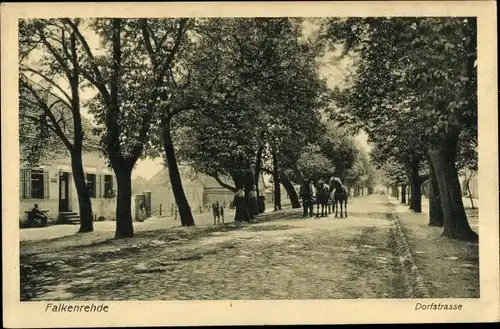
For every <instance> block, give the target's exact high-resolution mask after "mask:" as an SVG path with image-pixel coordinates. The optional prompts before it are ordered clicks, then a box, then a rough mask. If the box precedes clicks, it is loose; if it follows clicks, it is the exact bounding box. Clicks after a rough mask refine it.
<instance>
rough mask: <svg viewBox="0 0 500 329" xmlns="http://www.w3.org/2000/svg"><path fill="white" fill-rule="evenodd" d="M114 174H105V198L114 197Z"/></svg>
mask: <svg viewBox="0 0 500 329" xmlns="http://www.w3.org/2000/svg"><path fill="white" fill-rule="evenodd" d="M114 194H115V193H114V191H113V176H112V175H104V197H105V198H113V197H114V196H115V195H114Z"/></svg>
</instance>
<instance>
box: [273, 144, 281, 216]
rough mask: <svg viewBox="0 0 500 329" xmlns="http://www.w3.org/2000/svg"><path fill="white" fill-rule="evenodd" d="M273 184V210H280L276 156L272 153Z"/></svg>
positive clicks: (279, 188)
mask: <svg viewBox="0 0 500 329" xmlns="http://www.w3.org/2000/svg"><path fill="white" fill-rule="evenodd" d="M273 184H274V210H281V187H280V177H279V169H278V156H277V155H276V153H273Z"/></svg>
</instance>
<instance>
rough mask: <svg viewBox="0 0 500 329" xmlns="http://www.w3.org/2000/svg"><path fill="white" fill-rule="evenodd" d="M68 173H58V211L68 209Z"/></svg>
mask: <svg viewBox="0 0 500 329" xmlns="http://www.w3.org/2000/svg"><path fill="white" fill-rule="evenodd" d="M68 185H69V174H68V173H67V172H63V173H59V212H66V211H69V197H68V192H69V187H68Z"/></svg>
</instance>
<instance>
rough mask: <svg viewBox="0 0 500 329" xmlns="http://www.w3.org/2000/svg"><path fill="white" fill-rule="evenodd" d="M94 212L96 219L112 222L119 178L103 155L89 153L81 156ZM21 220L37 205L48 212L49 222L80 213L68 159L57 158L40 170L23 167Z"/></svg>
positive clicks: (22, 164)
mask: <svg viewBox="0 0 500 329" xmlns="http://www.w3.org/2000/svg"><path fill="white" fill-rule="evenodd" d="M82 158H83V165H84V171H85V175H86V181H87V186H88V188H89V192H90V196H91V202H92V211H93V213H94V217H95V218H99V217H104V218H105V219H113V218H114V217H115V212H116V197H115V195H116V178H115V175H114V173H113V172H112V170H110V169H109V168H108V167H107V165H106V161H105V159H104V157H103V156H102V155H101V154H100V152H98V151H97V150H96V151H88V152H85V153H84V154H83V156H82ZM19 199H20V209H19V210H20V211H19V215H20V218H24V217H25V216H26V213H25V211H26V210H29V209H31V208H33V206H34V204H38V207H39V208H40V209H42V210H43V209H46V210H49V211H50V212H49V214H48V216H49V217H50V218H57V217H58V214H59V212H77V213H78V212H79V205H78V195H77V193H76V188H75V183H74V179H73V174H72V170H71V159H70V157H69V156H54V157H53V158H51V159H46V160H44V161H42V164H41V165H40V166H37V167H30V166H28V165H27V164H26V163H21V167H20V179H19Z"/></svg>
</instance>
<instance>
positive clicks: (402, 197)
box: [401, 184, 406, 204]
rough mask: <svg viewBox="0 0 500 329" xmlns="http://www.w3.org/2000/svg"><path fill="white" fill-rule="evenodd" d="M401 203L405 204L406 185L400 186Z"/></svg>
mask: <svg viewBox="0 0 500 329" xmlns="http://www.w3.org/2000/svg"><path fill="white" fill-rule="evenodd" d="M401 203H405V204H406V184H401Z"/></svg>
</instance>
